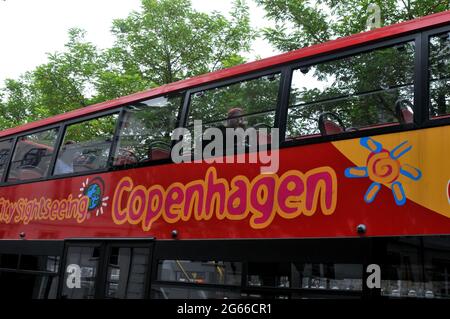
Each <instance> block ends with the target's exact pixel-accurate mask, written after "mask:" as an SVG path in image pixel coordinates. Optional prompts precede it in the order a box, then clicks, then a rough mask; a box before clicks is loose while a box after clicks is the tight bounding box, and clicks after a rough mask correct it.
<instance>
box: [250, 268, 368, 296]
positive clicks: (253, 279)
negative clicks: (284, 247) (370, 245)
mask: <svg viewBox="0 0 450 319" xmlns="http://www.w3.org/2000/svg"><path fill="white" fill-rule="evenodd" d="M248 272H249V275H248V277H247V284H248V286H251V287H259V286H263V287H277V288H304V289H331V290H356V291H360V290H362V265H359V264H332V263H329V264H303V263H249V264H248Z"/></svg>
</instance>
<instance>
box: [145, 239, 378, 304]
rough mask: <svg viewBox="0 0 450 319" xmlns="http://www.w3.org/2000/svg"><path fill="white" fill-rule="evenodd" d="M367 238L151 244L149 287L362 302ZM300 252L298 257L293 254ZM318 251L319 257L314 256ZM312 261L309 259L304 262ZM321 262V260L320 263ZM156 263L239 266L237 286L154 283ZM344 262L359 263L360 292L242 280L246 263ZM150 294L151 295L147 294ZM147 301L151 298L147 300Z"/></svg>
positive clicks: (369, 243) (155, 280)
mask: <svg viewBox="0 0 450 319" xmlns="http://www.w3.org/2000/svg"><path fill="white" fill-rule="evenodd" d="M370 245H371V241H370V238H330V239H328V238H307V239H301V238H300V239H260V240H249V239H239V240H233V239H225V240H220V239H219V240H210V241H205V240H184V241H155V245H154V250H153V260H152V265H151V271H152V275H151V286H153V285H157V286H160V285H163V286H171V287H174V288H186V289H189V288H197V289H202V288H204V289H214V288H215V289H226V290H229V291H235V292H238V293H248V294H254V293H265V292H266V293H270V294H273V295H283V294H295V293H297V294H307V295H308V294H309V295H315V296H324V295H327V294H331V295H336V296H348V297H352V296H353V297H356V298H365V297H366V296H367V295H368V294H369V293H370V291H369V290H368V289H367V288H366V285H364V283H365V282H366V278H367V274H366V273H365V271H364V270H365V269H366V267H367V265H369V264H370V253H367V252H370ZM296 251H297V252H298V251H301V252H302V254H296V253H295V252H296ZM317 251H320V254H318V253H317ZM308 257H312V258H308ZM323 258H325V259H326V260H325V259H323ZM160 260H194V261H214V260H217V261H225V262H232V261H234V262H241V263H242V273H241V285H240V286H233V285H227V284H211V283H202V284H198V283H189V282H176V281H163V280H158V270H159V269H158V264H159V261H160ZM348 260H351V261H354V262H360V264H361V268H362V269H361V270H362V274H361V281H362V290H353V291H352V290H350V291H347V290H338V291H333V290H331V289H323V290H318V289H311V288H280V287H268V286H261V287H257V286H255V287H254V286H249V285H248V284H247V281H246V280H245V279H246V278H247V275H248V269H247V268H248V267H247V266H248V262H291V263H292V262H299V261H310V262H318V263H324V262H328V261H329V262H331V263H335V264H338V263H340V262H342V263H344V262H347V261H348ZM150 292H151V291H150ZM148 297H149V298H150V297H151V294H150V295H149V296H148Z"/></svg>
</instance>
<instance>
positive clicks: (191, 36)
mask: <svg viewBox="0 0 450 319" xmlns="http://www.w3.org/2000/svg"><path fill="white" fill-rule="evenodd" d="M230 15H231V20H227V19H226V18H225V17H224V16H223V15H221V14H219V13H217V12H215V13H212V14H210V15H208V14H205V13H200V12H197V11H195V10H194V9H193V8H192V6H191V2H190V1H189V0H159V1H157V0H143V1H142V9H141V11H140V12H133V13H131V14H130V15H129V16H128V17H127V18H126V19H118V20H115V21H114V23H113V29H112V32H113V34H114V35H115V36H116V39H117V40H116V43H115V46H114V48H113V49H112V51H110V57H111V58H112V60H113V61H114V58H116V59H115V62H116V65H117V67H118V68H119V69H121V70H133V72H134V73H135V74H139V76H140V77H141V78H142V79H143V80H145V81H151V82H154V85H162V84H166V83H171V82H174V81H177V80H180V79H184V78H187V77H191V76H194V75H198V74H202V73H206V72H210V71H214V70H217V69H220V68H222V67H224V66H231V65H233V64H237V63H242V62H243V60H242V59H241V58H239V53H240V52H243V51H248V50H249V46H250V42H251V40H252V39H253V37H254V32H253V31H252V30H251V27H250V22H249V18H248V7H247V6H246V5H245V2H244V1H242V0H237V1H235V3H234V8H233V10H232V12H231V13H230Z"/></svg>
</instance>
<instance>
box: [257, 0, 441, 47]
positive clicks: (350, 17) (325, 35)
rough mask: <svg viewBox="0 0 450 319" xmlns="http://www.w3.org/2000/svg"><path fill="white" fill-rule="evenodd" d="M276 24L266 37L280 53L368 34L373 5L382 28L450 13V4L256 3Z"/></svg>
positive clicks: (424, 0) (425, 0)
mask: <svg viewBox="0 0 450 319" xmlns="http://www.w3.org/2000/svg"><path fill="white" fill-rule="evenodd" d="M255 1H256V3H257V4H258V5H260V6H262V7H263V8H264V9H265V11H266V17H267V18H269V19H271V20H273V21H274V22H275V27H274V28H265V29H264V30H263V33H264V36H265V37H266V38H267V39H268V40H269V41H270V43H271V44H272V45H274V46H275V47H276V48H277V49H279V50H281V51H290V50H295V49H298V48H301V47H306V46H310V45H312V44H317V43H322V42H325V41H328V40H331V39H336V38H339V37H344V36H348V35H351V34H355V33H359V32H361V31H365V30H366V29H367V28H366V23H367V19H368V17H369V13H368V10H367V9H368V7H369V5H370V4H371V3H374V4H377V5H379V6H380V9H381V17H382V25H384V26H385V25H390V24H393V23H397V22H402V21H407V20H411V19H415V18H418V17H422V16H425V15H429V14H432V13H437V12H442V11H445V10H449V9H450V1H449V0H383V1H381V0H348V1H336V0H316V1H314V0H255Z"/></svg>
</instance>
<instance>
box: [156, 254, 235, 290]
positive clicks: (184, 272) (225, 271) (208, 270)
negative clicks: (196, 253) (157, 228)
mask: <svg viewBox="0 0 450 319" xmlns="http://www.w3.org/2000/svg"><path fill="white" fill-rule="evenodd" d="M241 274H242V263H237V262H222V261H205V262H200V261H189V260H161V261H159V263H158V280H163V281H174V282H189V283H198V284H221V285H240V284H241Z"/></svg>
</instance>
